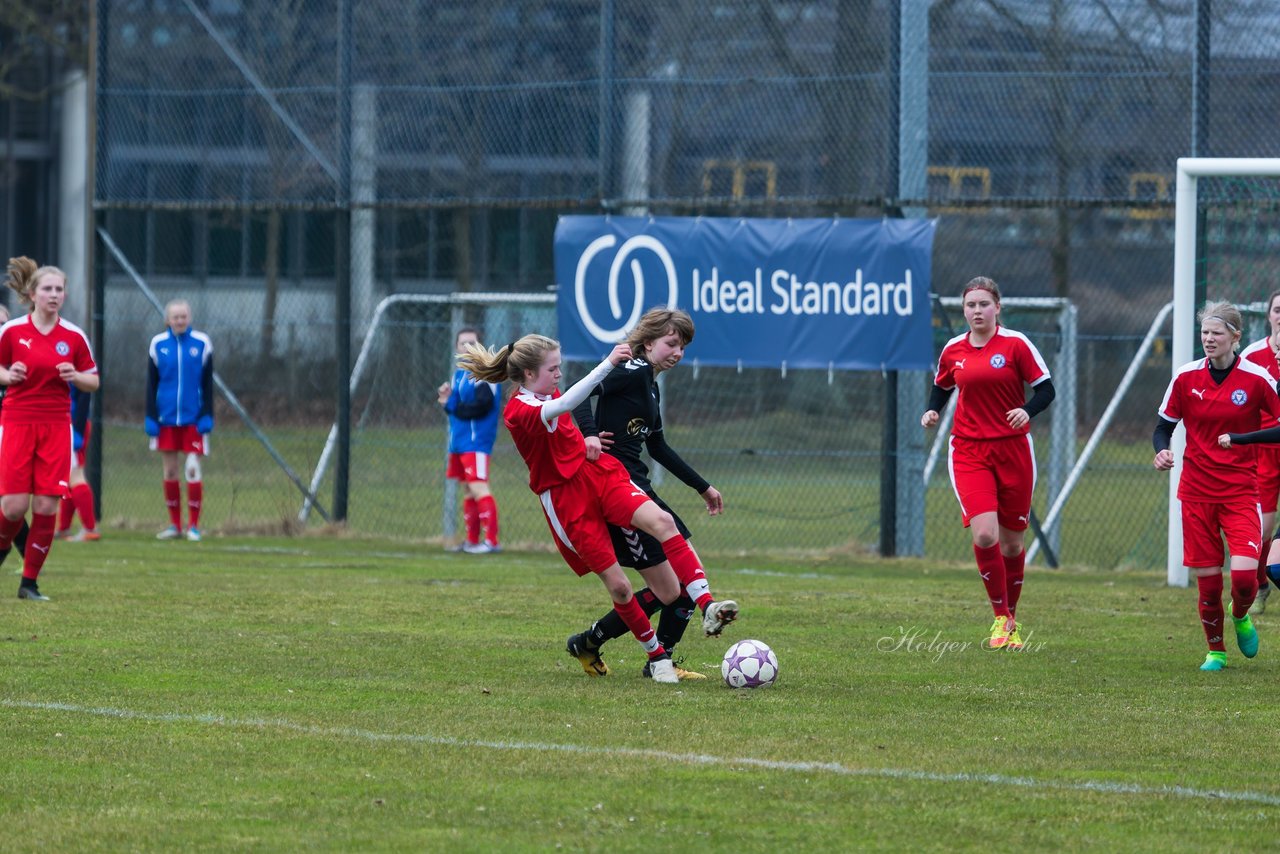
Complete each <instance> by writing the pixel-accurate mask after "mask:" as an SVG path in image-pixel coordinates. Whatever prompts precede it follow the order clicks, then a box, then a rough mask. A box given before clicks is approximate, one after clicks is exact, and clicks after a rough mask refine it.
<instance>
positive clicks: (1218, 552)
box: [1151, 302, 1280, 670]
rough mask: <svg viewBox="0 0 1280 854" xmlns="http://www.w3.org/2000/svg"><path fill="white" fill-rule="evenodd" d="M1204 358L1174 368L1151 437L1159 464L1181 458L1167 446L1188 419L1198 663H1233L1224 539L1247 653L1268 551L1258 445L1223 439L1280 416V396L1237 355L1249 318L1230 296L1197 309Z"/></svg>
mask: <svg viewBox="0 0 1280 854" xmlns="http://www.w3.org/2000/svg"><path fill="white" fill-rule="evenodd" d="M1197 319H1198V320H1199V322H1200V345H1201V347H1202V348H1203V349H1204V358H1203V359H1197V360H1196V361H1194V362H1188V363H1187V364H1185V365H1183V366H1182V367H1180V368H1178V369H1177V370H1176V371H1174V374H1173V379H1172V380H1171V381H1170V382H1169V387H1168V389H1166V390H1165V393H1164V399H1163V400H1162V401H1161V402H1160V409H1159V410H1158V412H1159V416H1160V417H1159V419H1158V420H1157V422H1156V429H1155V432H1154V433H1153V434H1152V436H1151V445H1152V447H1153V448H1154V449H1155V452H1156V454H1155V458H1154V460H1153V461H1152V464H1153V465H1154V466H1155V468H1156V470H1157V471H1169V470H1170V469H1172V468H1173V466H1174V463H1175V462H1176V460H1175V459H1174V456H1173V451H1172V450H1171V449H1170V445H1171V444H1172V439H1173V430H1174V428H1175V427H1176V426H1178V422H1179V421H1181V422H1182V425H1183V427H1185V428H1186V433H1187V447H1186V451H1185V452H1184V453H1183V455H1182V473H1181V475H1180V476H1179V478H1178V500H1179V501H1180V502H1181V503H1182V564H1183V566H1185V567H1187V571H1188V573H1189V574H1191V575H1194V576H1195V579H1196V587H1197V588H1198V591H1199V596H1198V597H1197V599H1198V601H1199V609H1200V622H1201V625H1202V627H1203V629H1204V635H1205V639H1206V640H1207V641H1208V642H1209V654H1208V655H1206V656H1205V659H1204V663H1203V664H1201V665H1200V669H1201V670H1222V669H1224V668H1225V667H1226V666H1227V648H1226V645H1225V643H1224V641H1223V628H1224V626H1223V607H1222V589H1223V585H1222V537H1223V535H1224V534H1225V535H1226V538H1227V552H1228V554H1229V555H1230V556H1231V562H1230V567H1231V608H1230V611H1229V612H1228V613H1230V614H1231V619H1232V622H1233V623H1234V624H1235V633H1236V645H1237V646H1239V647H1240V652H1241V653H1242V654H1243V655H1244V657H1245V658H1253V657H1254V656H1255V655H1257V654H1258V632H1257V630H1256V629H1255V628H1254V625H1253V620H1252V618H1251V617H1250V616H1249V606H1250V605H1252V604H1253V598H1254V596H1255V595H1257V592H1258V559H1259V557H1261V556H1262V546H1261V543H1262V542H1263V539H1262V515H1261V510H1260V509H1259V506H1258V478H1257V470H1256V464H1257V458H1256V455H1255V454H1254V450H1253V448H1249V447H1240V448H1232V447H1230V444H1231V443H1230V442H1227V443H1226V446H1225V447H1224V446H1223V445H1222V443H1221V442H1220V439H1221V438H1222V437H1223V436H1224V434H1228V433H1246V432H1249V431H1251V430H1254V429H1256V428H1257V426H1258V424H1259V423H1260V422H1263V423H1266V424H1267V425H1268V426H1274V425H1275V424H1277V423H1278V422H1280V397H1278V396H1277V395H1276V389H1275V385H1274V384H1273V382H1272V380H1271V375H1270V374H1268V373H1267V372H1266V371H1265V370H1263V369H1262V368H1261V367H1259V366H1258V365H1256V364H1254V363H1253V362H1250V361H1247V360H1245V359H1241V358H1240V357H1239V356H1238V355H1236V347H1237V346H1238V345H1239V343H1240V331H1241V329H1242V328H1243V327H1244V321H1243V320H1242V319H1241V317H1240V310H1239V309H1237V308H1236V307H1235V306H1234V305H1232V304H1231V303H1229V302H1213V303H1206V304H1205V306H1204V308H1202V309H1201V310H1200V314H1199V316H1198V317H1197Z"/></svg>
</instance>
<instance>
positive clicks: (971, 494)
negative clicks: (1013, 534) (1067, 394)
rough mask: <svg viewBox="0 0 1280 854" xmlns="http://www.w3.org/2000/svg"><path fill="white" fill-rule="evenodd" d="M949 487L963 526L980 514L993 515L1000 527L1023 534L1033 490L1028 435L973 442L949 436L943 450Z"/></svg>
mask: <svg viewBox="0 0 1280 854" xmlns="http://www.w3.org/2000/svg"><path fill="white" fill-rule="evenodd" d="M947 469H948V470H949V471H950V472H951V486H952V488H953V489H955V491H956V498H958V499H959V500H960V516H961V518H962V519H963V520H964V526H965V527H966V528H967V527H969V521H970V520H971V519H973V517H974V516H977V515H979V514H980V513H993V512H994V513H995V514H996V521H997V522H999V523H1000V527H1002V528H1008V529H1010V530H1013V531H1025V530H1026V529H1027V524H1028V522H1027V519H1028V517H1029V516H1030V515H1031V494H1032V493H1033V492H1035V489H1036V456H1035V453H1034V449H1033V447H1032V444H1031V435H1030V434H1027V435H1025V436H1011V437H1010V438H1008V439H990V440H983V441H976V440H973V439H964V438H961V437H958V436H952V437H951V442H950V443H949V448H948V450H947Z"/></svg>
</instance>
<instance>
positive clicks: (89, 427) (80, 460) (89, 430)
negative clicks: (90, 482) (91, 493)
mask: <svg viewBox="0 0 1280 854" xmlns="http://www.w3.org/2000/svg"><path fill="white" fill-rule="evenodd" d="M92 435H93V422H92V421H86V422H85V424H84V441H83V442H81V443H80V450H78V451H72V453H73V454H74V455H75V466H76V468H78V469H82V468H84V461H85V454H86V452H87V451H88V450H89V437H90V436H92ZM74 446H75V441H74V439H73V440H72V447H74Z"/></svg>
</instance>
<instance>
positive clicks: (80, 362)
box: [0, 314, 98, 424]
mask: <svg viewBox="0 0 1280 854" xmlns="http://www.w3.org/2000/svg"><path fill="white" fill-rule="evenodd" d="M14 362H22V363H23V364H25V365H26V366H27V378H26V379H25V380H23V381H22V382H20V383H15V384H13V385H11V386H9V389H8V391H7V392H5V396H4V407H3V409H0V423H3V424H56V423H67V424H69V423H71V398H70V397H69V396H68V394H67V382H66V380H64V379H62V378H61V377H59V376H58V368H57V366H58V365H59V364H61V363H62V362H70V363H71V364H72V365H74V366H75V369H76V370H77V371H80V372H82V373H88V374H93V373H97V371H98V366H97V364H95V363H94V361H93V351H92V350H91V349H90V348H89V339H88V337H87V336H86V335H85V334H84V331H83V330H81V329H80V327H78V326H76V325H75V324H74V323H68V322H67V321H65V320H62V319H59V320H58V323H57V325H56V326H54V327H53V329H51V330H50V331H49V334H48V335H43V334H41V332H40V330H38V329H36V325H35V323H33V322H32V320H31V315H29V314H28V315H24V316H23V317H18V318H15V319H13V320H11V321H9V322H8V323H6V324H5V325H4V326H3V327H0V365H4V366H5V367H6V368H8V367H9V366H11V365H12V364H13V363H14Z"/></svg>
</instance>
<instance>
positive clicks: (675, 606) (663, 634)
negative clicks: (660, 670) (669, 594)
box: [657, 594, 697, 652]
mask: <svg viewBox="0 0 1280 854" xmlns="http://www.w3.org/2000/svg"><path fill="white" fill-rule="evenodd" d="M696 608H697V606H696V605H694V604H693V600H692V599H690V598H689V596H688V594H682V595H681V596H680V598H679V599H677V600H676V601H674V602H672V603H671V604H670V605H663V606H662V616H661V617H659V618H658V633H657V634H658V643H660V644H662V645H663V646H664V647H666V648H667V651H668V652H670V651H671V650H673V649H675V646H676V644H678V643H680V639H681V638H683V637H684V631H685V629H687V628H689V618H690V617H692V616H693V612H694V611H695V610H696Z"/></svg>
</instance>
